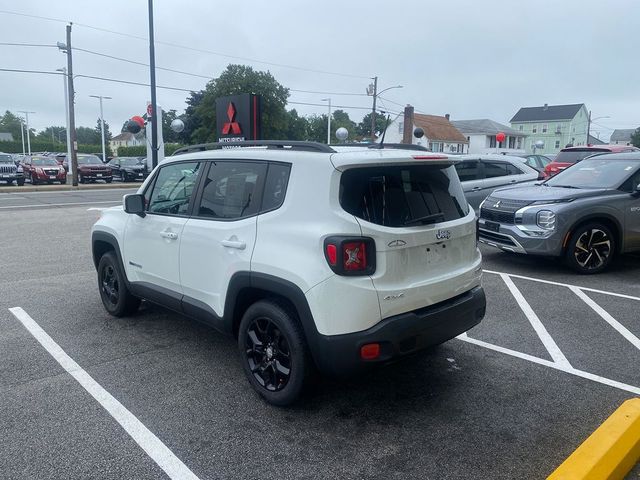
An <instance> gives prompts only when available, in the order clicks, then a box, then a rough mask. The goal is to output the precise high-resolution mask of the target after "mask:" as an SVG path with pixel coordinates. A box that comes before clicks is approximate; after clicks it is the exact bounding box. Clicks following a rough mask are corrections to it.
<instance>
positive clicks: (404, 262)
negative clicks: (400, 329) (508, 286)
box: [341, 163, 480, 318]
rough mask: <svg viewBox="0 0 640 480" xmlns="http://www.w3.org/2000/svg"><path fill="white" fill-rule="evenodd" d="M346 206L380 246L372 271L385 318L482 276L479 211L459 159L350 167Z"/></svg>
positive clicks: (457, 289)
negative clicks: (465, 187) (461, 176)
mask: <svg viewBox="0 0 640 480" xmlns="http://www.w3.org/2000/svg"><path fill="white" fill-rule="evenodd" d="M341 187H342V192H343V194H342V198H341V205H342V206H343V208H344V209H345V210H346V211H348V212H349V213H352V214H353V215H354V216H355V217H356V218H357V220H358V222H359V223H360V227H361V230H362V234H363V236H365V237H370V238H372V239H373V240H374V241H375V245H376V271H375V272H374V274H373V275H372V276H371V279H372V281H373V284H374V286H375V288H376V291H377V294H378V300H379V303H380V309H381V314H382V318H386V317H389V316H392V315H397V314H400V313H404V312H407V311H410V310H415V309H417V308H421V307H424V306H427V305H431V304H434V303H437V302H440V301H443V300H446V299H448V298H451V297H454V296H456V295H459V294H461V293H464V292H466V291H468V290H470V289H471V288H473V287H474V286H475V284H477V282H478V275H479V274H478V272H476V270H477V269H479V265H480V257H479V253H478V252H477V249H476V243H475V242H476V236H475V235H476V233H475V215H474V213H473V211H472V210H471V209H469V207H468V205H467V202H466V200H465V198H464V194H463V191H462V188H461V186H460V183H459V181H458V178H457V175H456V172H455V169H454V167H453V166H452V165H447V164H440V165H428V164H425V163H420V164H418V165H416V164H413V165H391V166H379V167H374V166H371V167H359V168H353V169H350V170H347V171H345V172H344V173H343V175H342V178H341Z"/></svg>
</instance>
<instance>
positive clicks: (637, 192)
mask: <svg viewBox="0 0 640 480" xmlns="http://www.w3.org/2000/svg"><path fill="white" fill-rule="evenodd" d="M633 194H634V195H635V196H637V197H640V183H639V184H638V185H636V186H635V188H634V189H633Z"/></svg>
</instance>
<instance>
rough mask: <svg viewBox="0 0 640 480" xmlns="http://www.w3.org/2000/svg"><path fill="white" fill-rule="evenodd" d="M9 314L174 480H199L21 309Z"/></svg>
mask: <svg viewBox="0 0 640 480" xmlns="http://www.w3.org/2000/svg"><path fill="white" fill-rule="evenodd" d="M9 311H10V312H11V313H12V314H13V316H15V317H16V318H17V319H18V320H19V321H20V322H21V323H22V325H24V327H25V328H26V329H27V330H28V331H29V333H31V335H33V336H34V337H35V339H36V340H38V342H40V344H41V345H42V346H43V347H44V348H45V350H46V351H47V352H49V354H50V355H51V356H52V357H53V358H54V359H55V360H56V361H57V362H58V363H59V364H60V366H61V367H62V368H64V369H65V370H66V371H67V373H69V374H70V375H71V376H72V377H73V378H75V379H76V380H77V382H78V383H79V384H80V385H82V387H83V388H84V389H85V390H86V391H87V392H89V394H90V395H91V396H92V397H93V398H95V399H96V401H97V402H98V403H99V404H100V405H101V406H102V408H104V409H105V410H106V411H107V412H108V413H109V414H110V415H111V416H112V417H113V418H114V419H115V420H116V421H117V422H118V423H119V424H120V426H121V427H122V428H123V429H124V430H125V432H127V433H128V434H129V436H130V437H131V438H133V440H134V441H135V442H136V443H137V444H138V445H140V447H141V448H142V449H143V450H144V451H145V452H146V453H147V455H149V457H151V459H152V460H153V461H154V462H156V463H157V464H158V466H159V467H160V468H162V470H164V472H165V473H166V474H167V475H168V476H169V478H172V479H176V480H178V479H180V480H182V479H185V480H198V477H197V476H196V475H195V474H194V473H193V472H192V471H191V470H189V468H188V467H187V466H186V465H185V464H184V463H182V461H181V460H180V459H179V458H178V457H176V456H175V455H174V454H173V452H172V451H171V450H169V448H168V447H167V446H166V445H165V444H164V443H162V441H161V440H160V439H159V438H158V437H156V436H155V435H154V434H153V432H151V431H150V430H149V429H148V428H147V427H145V426H144V424H143V423H142V422H141V421H140V420H138V418H137V417H136V416H135V415H134V414H133V413H131V412H130V411H129V410H127V409H126V408H125V407H124V406H123V405H122V404H121V403H120V402H119V401H118V400H116V399H115V398H114V397H113V396H112V395H111V394H110V393H109V392H107V391H106V390H105V389H104V388H102V386H100V384H99V383H98V382H96V381H95V380H94V379H93V378H92V377H91V376H90V375H89V374H88V373H87V372H85V371H84V370H83V369H82V367H80V365H78V364H77V363H76V362H75V361H74V360H73V359H72V358H71V357H70V356H69V355H67V354H66V353H65V351H64V350H63V349H62V348H60V346H59V345H58V344H57V343H56V342H55V341H54V340H53V339H52V338H51V337H50V336H49V335H48V334H47V332H45V331H44V330H43V329H42V328H41V327H40V325H38V324H37V323H36V321H35V320H33V319H32V318H31V317H30V316H29V314H28V313H27V312H25V311H24V310H23V309H22V308H20V307H15V308H10V309H9Z"/></svg>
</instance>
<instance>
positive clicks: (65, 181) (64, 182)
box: [60, 177, 67, 185]
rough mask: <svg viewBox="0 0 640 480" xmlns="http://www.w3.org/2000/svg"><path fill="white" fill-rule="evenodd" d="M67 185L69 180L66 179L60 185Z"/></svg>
mask: <svg viewBox="0 0 640 480" xmlns="http://www.w3.org/2000/svg"><path fill="white" fill-rule="evenodd" d="M66 184H67V178H66V177H65V179H64V180H60V185H66Z"/></svg>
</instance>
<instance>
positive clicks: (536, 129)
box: [531, 125, 538, 133]
mask: <svg viewBox="0 0 640 480" xmlns="http://www.w3.org/2000/svg"><path fill="white" fill-rule="evenodd" d="M531 131H532V132H533V133H538V125H534V126H533V128H532V129H531Z"/></svg>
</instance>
